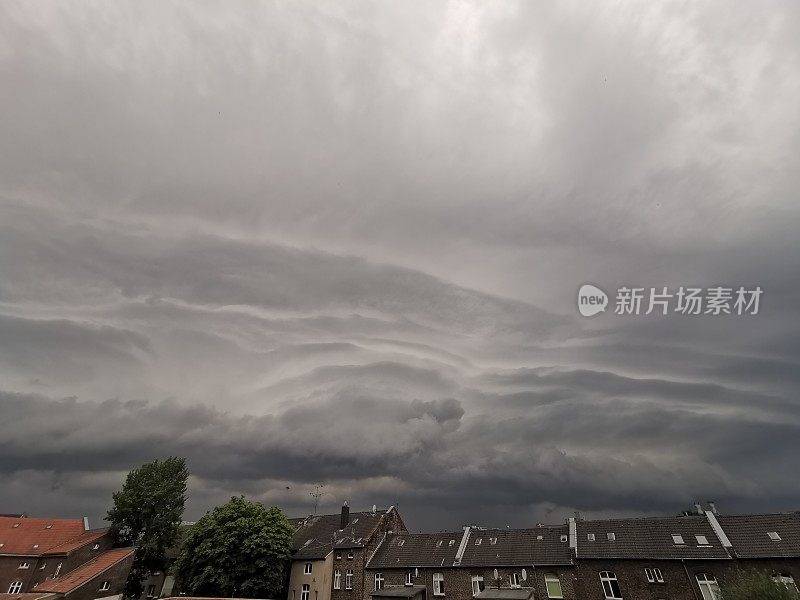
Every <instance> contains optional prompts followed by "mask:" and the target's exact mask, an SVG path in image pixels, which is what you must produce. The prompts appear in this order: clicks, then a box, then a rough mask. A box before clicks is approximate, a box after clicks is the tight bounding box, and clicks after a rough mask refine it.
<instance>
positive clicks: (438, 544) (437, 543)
mask: <svg viewBox="0 0 800 600" xmlns="http://www.w3.org/2000/svg"><path fill="white" fill-rule="evenodd" d="M436 547H437V548H441V547H442V540H439V541H438V542H436Z"/></svg>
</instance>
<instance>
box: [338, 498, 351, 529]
mask: <svg viewBox="0 0 800 600" xmlns="http://www.w3.org/2000/svg"><path fill="white" fill-rule="evenodd" d="M349 522H350V507H349V506H347V502H345V503H344V504H342V521H341V523H340V524H339V525H340V527H339V529H344V528H345V527H347V524H348V523H349Z"/></svg>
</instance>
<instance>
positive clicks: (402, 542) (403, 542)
mask: <svg viewBox="0 0 800 600" xmlns="http://www.w3.org/2000/svg"><path fill="white" fill-rule="evenodd" d="M405 543H406V541H405V540H400V541H399V542H397V545H398V546H402V545H403V544H405Z"/></svg>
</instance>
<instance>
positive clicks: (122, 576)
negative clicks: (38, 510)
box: [0, 514, 134, 600]
mask: <svg viewBox="0 0 800 600" xmlns="http://www.w3.org/2000/svg"><path fill="white" fill-rule="evenodd" d="M133 555H134V548H114V547H113V540H112V538H111V534H110V532H109V530H108V529H107V528H106V529H90V528H89V521H88V519H86V518H85V517H84V518H83V519H40V518H30V517H27V516H25V515H22V514H20V515H0V597H13V598H19V599H26V600H39V599H41V600H60V599H67V600H95V599H97V598H108V597H119V595H120V594H121V593H122V591H123V589H124V587H125V580H126V579H127V577H128V573H129V572H130V569H131V565H132V564H133Z"/></svg>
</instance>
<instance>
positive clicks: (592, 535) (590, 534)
mask: <svg viewBox="0 0 800 600" xmlns="http://www.w3.org/2000/svg"><path fill="white" fill-rule="evenodd" d="M586 539H587V540H588V541H590V542H593V541H594V534H593V533H587V534H586Z"/></svg>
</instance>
